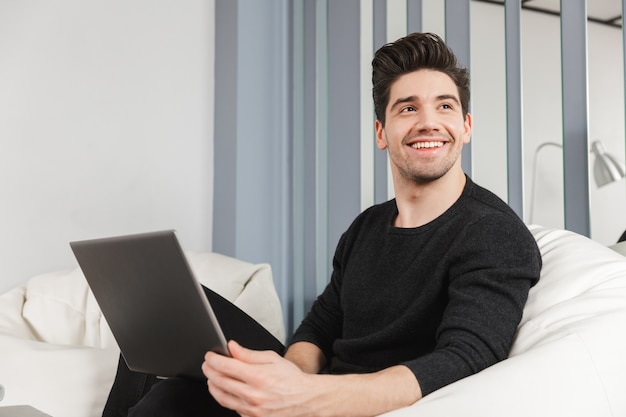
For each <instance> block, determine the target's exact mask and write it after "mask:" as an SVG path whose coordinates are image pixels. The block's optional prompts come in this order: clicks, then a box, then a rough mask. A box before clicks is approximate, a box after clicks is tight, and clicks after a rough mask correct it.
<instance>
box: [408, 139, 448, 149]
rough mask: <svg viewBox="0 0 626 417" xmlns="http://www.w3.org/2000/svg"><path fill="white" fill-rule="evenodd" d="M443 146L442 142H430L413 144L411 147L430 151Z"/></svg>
mask: <svg viewBox="0 0 626 417" xmlns="http://www.w3.org/2000/svg"><path fill="white" fill-rule="evenodd" d="M442 146H443V142H442V141H432V142H415V143H413V144H412V145H411V148H413V149H431V148H441V147H442Z"/></svg>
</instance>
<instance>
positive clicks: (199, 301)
mask: <svg viewBox="0 0 626 417" xmlns="http://www.w3.org/2000/svg"><path fill="white" fill-rule="evenodd" d="M70 246H71V249H72V251H73V252H74V255H75V257H76V259H77V261H78V264H79V266H80V268H81V269H82V271H83V274H84V275H85V278H86V279H87V282H88V284H89V287H90V288H91V290H92V292H93V294H94V296H95V298H96V301H97V302H98V305H99V306H100V309H101V310H102V313H103V315H104V317H105V318H106V320H107V322H108V324H109V327H110V328H111V331H112V332H113V336H114V337H115V340H116V342H117V344H118V345H119V347H120V351H121V354H122V357H123V358H124V360H125V362H126V364H127V366H128V368H129V369H130V370H132V371H136V372H143V373H147V374H152V375H156V376H159V377H188V378H193V379H204V378H205V377H204V375H203V374H202V370H201V366H202V362H203V361H204V355H205V354H206V352H208V351H214V352H218V353H220V354H223V355H229V352H228V347H227V340H230V339H233V340H236V341H237V342H239V343H240V344H241V345H242V346H245V347H248V348H250V349H259V350H274V351H276V352H278V353H280V354H282V353H283V350H284V346H283V344H282V343H281V342H280V341H279V340H278V339H276V338H275V337H274V336H273V335H272V334H271V333H269V332H268V331H267V330H266V329H265V328H263V327H262V326H261V325H260V324H259V323H257V322H256V321H255V320H254V319H253V318H251V317H250V316H248V315H247V314H246V313H245V312H243V311H242V310H240V309H239V308H238V307H236V306H235V305H234V304H232V303H231V302H230V301H228V300H226V299H224V298H223V297H221V296H220V295H218V294H217V293H215V292H213V291H211V290H210V289H208V288H205V287H203V286H201V285H200V283H199V282H198V280H197V279H196V278H195V277H194V275H193V272H192V270H191V268H190V266H189V264H188V262H187V259H186V257H185V254H184V251H183V250H182V248H181V245H180V243H179V241H178V238H177V236H176V232H175V231H174V230H165V231H158V232H150V233H141V234H134V235H125V236H117V237H107V238H101V239H92V240H84V241H76V242H70Z"/></svg>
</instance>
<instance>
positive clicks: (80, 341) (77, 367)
mask: <svg viewBox="0 0 626 417" xmlns="http://www.w3.org/2000/svg"><path fill="white" fill-rule="evenodd" d="M187 257H188V260H189V263H190V265H191V268H192V269H193V270H194V272H195V274H196V276H197V278H198V280H199V281H200V282H201V283H202V284H204V285H206V286H207V287H209V288H211V289H213V290H214V291H215V292H217V293H219V294H220V295H222V296H223V297H225V298H227V299H228V300H230V301H232V302H233V303H234V304H235V305H237V306H238V307H239V308H241V309H242V310H244V311H245V312H246V313H248V314H249V315H250V316H252V317H254V318H255V319H256V320H257V321H259V322H260V323H261V324H262V325H263V326H264V327H266V328H267V329H268V331H270V332H271V333H272V334H274V335H275V336H276V337H277V338H279V339H280V340H284V338H285V331H284V326H283V316H282V310H281V305H280V302H279V300H278V296H277V294H276V291H275V288H274V284H273V281H272V272H271V269H270V267H269V265H267V264H259V265H254V264H250V263H247V262H242V261H240V260H237V259H233V258H229V257H226V256H223V255H219V254H215V253H192V252H189V253H187ZM118 355H119V350H118V348H117V344H116V343H115V340H114V338H113V336H112V334H111V331H110V329H109V327H108V325H107V323H106V321H105V320H104V318H103V316H102V314H101V313H100V310H99V308H98V305H97V303H96V301H95V298H94V297H93V295H92V294H91V291H90V290H89V287H88V286H87V283H86V281H85V278H84V276H83V274H82V272H81V271H80V269H78V268H76V269H72V270H68V271H61V272H53V273H49V274H44V275H40V276H37V277H34V278H32V279H30V280H29V281H28V282H27V283H25V284H24V285H23V286H20V287H18V288H15V289H13V290H11V291H9V292H7V293H5V294H3V295H1V296H0V384H2V385H4V387H5V389H6V395H5V398H4V400H3V401H2V402H1V403H0V405H2V406H5V405H17V404H29V405H32V406H34V407H36V408H38V409H40V410H42V411H44V412H46V413H48V414H51V415H53V416H55V417H96V416H98V417H99V416H100V415H101V414H102V409H103V407H104V403H105V401H106V397H107V395H108V393H109V389H110V387H111V384H112V383H113V378H114V376H115V370H116V366H117V358H118Z"/></svg>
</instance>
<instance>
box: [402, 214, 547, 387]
mask: <svg viewBox="0 0 626 417" xmlns="http://www.w3.org/2000/svg"><path fill="white" fill-rule="evenodd" d="M507 217H508V216H502V217H500V216H489V217H486V218H483V219H482V220H480V221H479V222H477V223H475V224H473V225H471V226H468V227H467V228H466V230H465V233H464V235H463V236H462V238H461V239H458V240H457V241H456V242H458V243H456V244H455V245H456V247H453V248H451V250H450V251H449V252H448V254H449V255H448V256H447V259H445V260H442V262H448V263H449V285H448V304H447V306H446V308H445V310H444V314H443V319H442V321H441V324H440V326H439V328H438V330H437V334H436V347H435V349H434V350H433V351H432V352H431V353H429V354H427V355H425V356H422V357H419V358H416V359H414V360H411V361H408V362H404V363H403V364H404V365H406V366H407V367H409V369H411V371H412V372H413V373H414V374H415V376H416V378H417V380H418V381H419V384H420V387H421V389H422V393H423V395H427V394H429V393H431V392H433V391H435V390H437V389H438V388H441V387H443V386H445V385H448V384H450V383H452V382H454V381H456V380H459V379H461V378H464V377H466V376H469V375H472V374H474V373H477V372H479V371H481V370H482V369H484V368H486V367H488V366H491V365H493V364H494V363H496V362H498V361H501V360H503V359H505V358H506V357H507V356H508V353H509V350H510V348H511V345H512V343H513V339H514V336H515V332H516V330H517V326H518V324H519V322H520V320H521V317H522V313H523V308H524V305H525V303H526V300H527V298H528V291H529V289H530V287H531V286H533V285H534V284H535V283H536V282H537V280H538V279H539V273H540V270H541V256H540V254H539V251H538V249H537V246H536V243H535V240H534V238H533V237H532V235H531V234H530V232H529V231H528V229H527V228H526V227H525V226H524V225H523V223H521V222H511V221H510V218H507Z"/></svg>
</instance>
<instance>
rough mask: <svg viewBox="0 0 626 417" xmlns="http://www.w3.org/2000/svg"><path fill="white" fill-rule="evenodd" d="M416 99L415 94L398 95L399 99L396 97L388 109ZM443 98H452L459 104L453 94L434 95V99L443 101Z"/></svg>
mask: <svg viewBox="0 0 626 417" xmlns="http://www.w3.org/2000/svg"><path fill="white" fill-rule="evenodd" d="M416 100H417V96H407V97H400V98H399V99H397V100H396V101H395V102H394V103H393V105H392V106H391V107H390V109H389V110H393V109H394V108H396V107H397V106H399V105H400V104H404V103H411V102H414V101H416ZM444 100H452V101H454V102H455V103H456V104H459V105H460V104H461V103H460V102H459V99H458V98H457V97H456V96H455V95H453V94H441V95H438V96H437V97H436V101H444Z"/></svg>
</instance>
